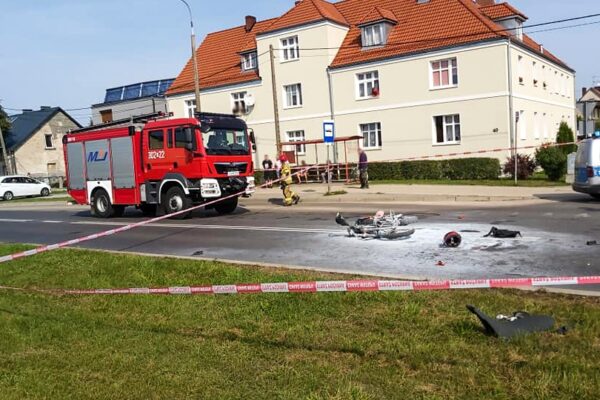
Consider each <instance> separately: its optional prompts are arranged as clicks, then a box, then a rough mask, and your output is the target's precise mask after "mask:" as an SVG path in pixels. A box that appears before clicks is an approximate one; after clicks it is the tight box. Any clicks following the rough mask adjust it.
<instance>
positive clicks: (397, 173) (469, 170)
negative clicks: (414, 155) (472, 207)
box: [369, 158, 500, 180]
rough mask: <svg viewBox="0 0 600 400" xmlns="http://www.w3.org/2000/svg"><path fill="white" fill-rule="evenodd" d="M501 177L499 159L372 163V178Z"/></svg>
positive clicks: (461, 178) (470, 178)
mask: <svg viewBox="0 0 600 400" xmlns="http://www.w3.org/2000/svg"><path fill="white" fill-rule="evenodd" d="M499 176H500V161H499V160H498V159H496V158H458V159H452V160H435V161H433V160H425V161H400V162H370V163H369V179H371V180H411V179H425V180H427V179H429V180H433V179H441V180H444V179H445V180H474V179H498V178H499Z"/></svg>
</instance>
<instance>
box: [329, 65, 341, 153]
mask: <svg viewBox="0 0 600 400" xmlns="http://www.w3.org/2000/svg"><path fill="white" fill-rule="evenodd" d="M327 84H328V86H329V119H331V120H332V121H335V111H334V105H333V82H332V81H331V70H330V69H329V67H327ZM333 162H334V163H337V162H338V152H337V146H336V145H335V143H334V145H333Z"/></svg>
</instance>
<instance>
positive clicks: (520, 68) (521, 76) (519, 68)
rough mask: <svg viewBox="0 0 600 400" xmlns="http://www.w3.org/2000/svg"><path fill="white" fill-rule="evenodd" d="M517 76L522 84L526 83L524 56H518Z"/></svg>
mask: <svg viewBox="0 0 600 400" xmlns="http://www.w3.org/2000/svg"><path fill="white" fill-rule="evenodd" d="M517 77H518V79H519V83H520V84H521V85H524V84H525V71H524V68H523V56H518V57H517Z"/></svg>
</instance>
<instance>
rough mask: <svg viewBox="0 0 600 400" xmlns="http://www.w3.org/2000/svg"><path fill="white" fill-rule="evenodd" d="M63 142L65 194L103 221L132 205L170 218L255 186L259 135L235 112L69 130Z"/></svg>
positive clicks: (221, 207)
mask: <svg viewBox="0 0 600 400" xmlns="http://www.w3.org/2000/svg"><path fill="white" fill-rule="evenodd" d="M63 143H64V156H65V165H66V169H67V188H68V192H69V194H70V195H71V197H73V199H75V201H76V202H77V203H79V204H89V205H90V206H91V210H92V214H93V215H94V216H96V217H100V218H109V217H112V216H120V215H122V214H123V211H124V210H125V207H127V206H135V207H137V208H139V209H140V210H142V211H143V212H144V214H146V215H165V214H171V213H174V212H177V211H181V210H185V209H187V208H189V207H191V206H192V205H196V204H202V203H205V202H208V201H211V200H215V199H219V198H222V197H226V196H228V195H231V194H234V193H243V194H244V195H250V194H251V193H252V192H253V191H254V188H255V186H254V168H253V167H254V166H253V163H252V147H253V143H254V134H253V132H251V131H249V130H248V128H247V126H246V123H245V122H244V121H243V120H241V119H239V118H236V117H235V116H233V115H227V114H214V113H200V114H196V118H178V119H173V118H168V117H167V116H164V115H163V114H148V115H144V116H140V117H136V118H132V119H127V120H121V121H115V122H111V123H107V124H102V125H97V126H91V127H89V128H83V129H79V130H76V131H72V132H70V133H69V134H67V135H65V136H64V138H63ZM237 204H238V197H237V196H236V197H233V198H231V199H226V200H223V201H222V202H218V203H216V204H213V205H211V206H208V208H214V209H215V210H216V211H217V212H218V213H220V214H228V213H232V212H233V211H234V210H235V209H236V208H237ZM188 215H189V213H182V214H180V215H177V216H175V218H185V217H186V216H188Z"/></svg>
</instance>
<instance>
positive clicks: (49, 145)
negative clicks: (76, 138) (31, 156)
mask: <svg viewBox="0 0 600 400" xmlns="http://www.w3.org/2000/svg"><path fill="white" fill-rule="evenodd" d="M44 137H45V139H46V148H47V149H53V148H54V143H53V142H52V134H51V133H48V134H46V135H44Z"/></svg>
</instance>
